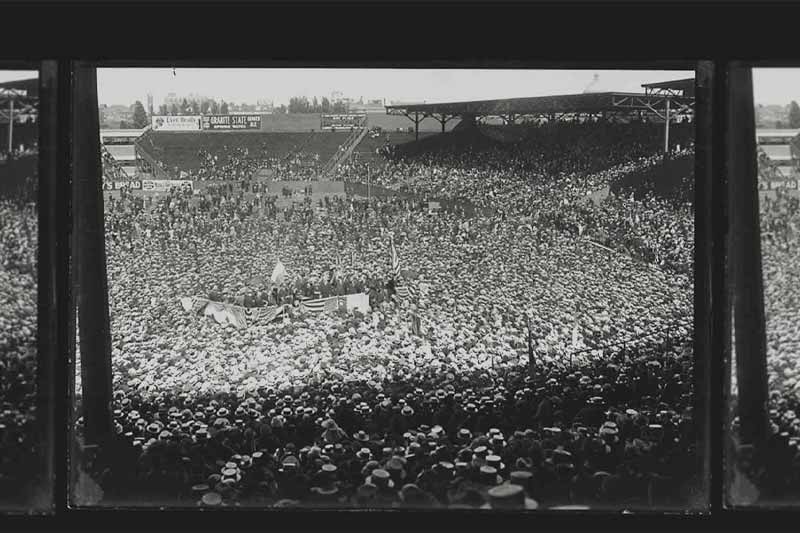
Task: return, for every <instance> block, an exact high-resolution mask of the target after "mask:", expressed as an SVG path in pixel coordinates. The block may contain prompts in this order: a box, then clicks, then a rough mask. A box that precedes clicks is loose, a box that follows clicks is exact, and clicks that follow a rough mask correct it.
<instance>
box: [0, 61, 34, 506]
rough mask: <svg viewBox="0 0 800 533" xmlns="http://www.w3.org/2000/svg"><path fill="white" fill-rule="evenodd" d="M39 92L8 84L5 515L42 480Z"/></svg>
mask: <svg viewBox="0 0 800 533" xmlns="http://www.w3.org/2000/svg"><path fill="white" fill-rule="evenodd" d="M0 73H2V71H0ZM30 74H31V73H27V75H28V76H29V75H30ZM34 75H35V73H34ZM6 79H7V78H6ZM38 93H39V80H38V79H36V78H33V79H18V80H15V81H7V82H3V83H0V302H1V303H2V306H0V508H5V507H6V506H8V507H9V508H13V507H20V506H26V507H27V506H28V505H30V504H31V502H33V501H34V500H36V499H37V498H36V497H35V494H34V491H35V486H36V485H37V484H38V483H39V482H41V481H42V479H41V475H40V468H39V467H38V466H37V465H38V464H39V462H38V461H39V458H40V457H41V455H40V454H39V453H38V452H39V451H43V450H41V443H39V442H37V435H39V434H40V432H39V431H37V430H36V428H35V424H36V407H37V396H36V390H37V384H36V380H37V375H36V358H37V319H36V315H37V250H38V246H37V243H38V221H39V218H38V210H37V207H36V197H37V190H38V181H37V180H38V172H37V169H38V155H37V154H38V147H37V145H38V126H37V120H38Z"/></svg>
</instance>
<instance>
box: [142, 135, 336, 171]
mask: <svg viewBox="0 0 800 533" xmlns="http://www.w3.org/2000/svg"><path fill="white" fill-rule="evenodd" d="M349 135H350V132H342V133H338V132H337V133H325V134H315V133H311V132H308V133H271V132H269V133H263V132H255V133H252V132H248V133H240V132H226V133H174V132H169V133H165V132H150V133H149V134H147V138H146V139H143V141H142V143H143V144H144V145H145V146H146V147H147V149H149V150H150V153H151V154H152V155H153V156H154V157H155V158H156V159H158V160H159V161H161V162H162V163H164V165H165V166H166V168H175V167H178V168H180V169H182V170H187V171H191V170H197V169H199V168H200V159H199V157H198V152H199V151H200V150H205V151H207V152H211V153H214V152H218V151H222V150H223V147H225V146H228V147H232V146H236V147H237V148H246V149H247V150H248V151H249V152H250V153H251V154H252V155H253V157H260V156H261V155H262V151H261V150H262V148H265V149H266V153H265V154H263V155H264V156H265V157H269V158H278V159H283V158H285V157H287V156H289V155H291V154H293V153H295V152H296V151H298V150H301V149H302V151H304V152H311V153H315V154H319V157H320V160H321V161H326V160H327V159H329V158H330V157H331V156H332V155H333V154H334V153H336V150H338V149H339V146H340V145H341V144H342V143H343V142H344V141H345V140H346V139H347V137H348V136H349ZM256 154H257V155H256Z"/></svg>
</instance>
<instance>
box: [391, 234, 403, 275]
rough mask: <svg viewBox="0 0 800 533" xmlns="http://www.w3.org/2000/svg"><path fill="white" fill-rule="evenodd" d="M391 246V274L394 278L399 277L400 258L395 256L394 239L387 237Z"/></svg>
mask: <svg viewBox="0 0 800 533" xmlns="http://www.w3.org/2000/svg"><path fill="white" fill-rule="evenodd" d="M389 239H390V240H389V242H390V243H391V246H392V276H393V277H394V279H398V278H399V277H400V259H399V258H398V257H397V249H396V248H395V247H394V239H393V238H392V237H389Z"/></svg>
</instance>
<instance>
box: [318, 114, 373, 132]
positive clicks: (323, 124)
mask: <svg viewBox="0 0 800 533" xmlns="http://www.w3.org/2000/svg"><path fill="white" fill-rule="evenodd" d="M366 119H367V116H366V115H365V114H363V113H361V114H352V115H322V116H320V129H322V130H349V129H350V128H360V127H361V126H363V125H364V122H365V121H366Z"/></svg>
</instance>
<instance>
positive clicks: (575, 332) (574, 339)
mask: <svg viewBox="0 0 800 533" xmlns="http://www.w3.org/2000/svg"><path fill="white" fill-rule="evenodd" d="M572 347H573V348H577V347H578V321H577V320H576V321H575V326H574V327H573V328H572Z"/></svg>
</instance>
